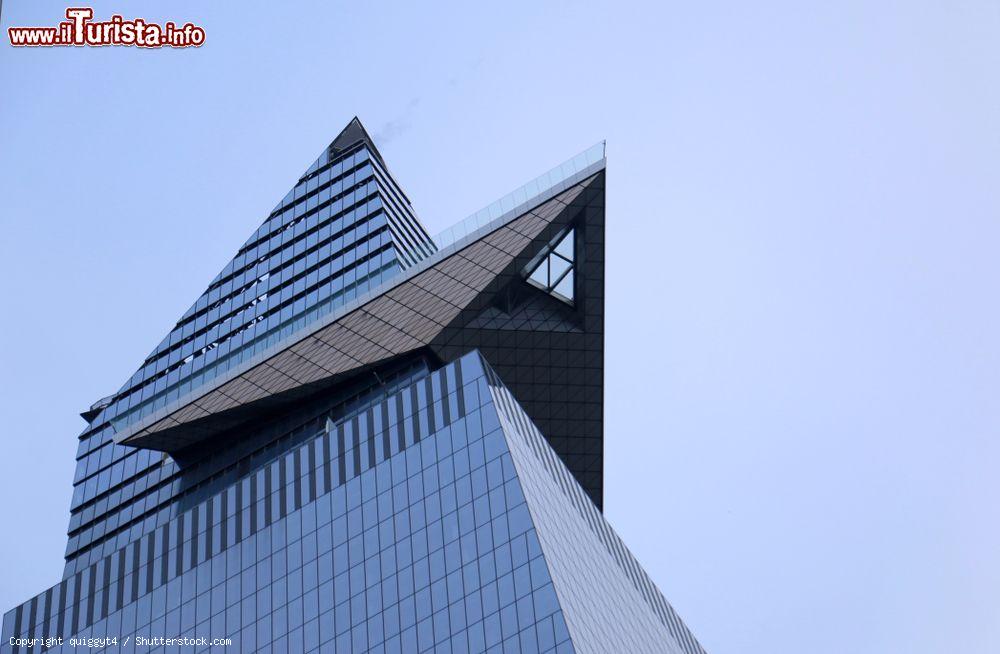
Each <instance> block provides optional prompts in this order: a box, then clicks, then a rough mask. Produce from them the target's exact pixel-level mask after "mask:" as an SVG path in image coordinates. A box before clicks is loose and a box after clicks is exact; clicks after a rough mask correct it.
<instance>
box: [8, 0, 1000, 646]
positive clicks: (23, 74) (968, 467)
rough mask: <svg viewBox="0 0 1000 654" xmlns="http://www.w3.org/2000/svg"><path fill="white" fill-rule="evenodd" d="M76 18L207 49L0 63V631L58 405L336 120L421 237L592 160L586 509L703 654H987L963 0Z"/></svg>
mask: <svg viewBox="0 0 1000 654" xmlns="http://www.w3.org/2000/svg"><path fill="white" fill-rule="evenodd" d="M377 4H378V5H380V6H378V7H376V6H375V5H377ZM806 5H811V6H808V7H807V6H806ZM64 9H65V5H64V4H58V3H53V2H47V1H45V2H43V1H41V0H30V1H29V0H5V1H4V2H3V17H2V23H3V27H4V28H6V27H7V26H9V25H12V24H13V25H24V24H28V25H31V24H41V25H48V24H54V23H55V22H56V21H57V20H58V19H59V17H60V15H61V13H62V11H63V10H64ZM95 10H96V14H97V16H98V17H107V16H108V15H110V14H111V13H113V12H116V11H117V12H122V13H124V14H126V15H127V16H133V15H139V16H143V17H146V18H149V19H151V20H157V21H165V20H170V19H173V20H177V21H179V22H180V21H186V20H193V21H196V22H199V23H201V24H202V25H203V26H204V27H205V29H206V32H207V43H206V45H205V46H204V47H202V48H201V49H198V50H188V51H174V52H172V51H136V50H134V49H123V48H117V49H103V50H98V49H55V50H48V51H43V50H14V49H13V48H11V47H10V46H9V45H3V44H0V228H2V236H0V262H2V264H0V265H2V266H3V268H4V271H5V272H4V275H3V278H4V279H5V281H6V284H5V286H4V292H3V296H4V297H3V302H2V305H0V306H2V307H3V308H2V311H3V320H2V321H0V412H2V415H3V417H4V420H3V423H2V427H0V430H2V431H0V498H2V500H0V525H2V527H3V528H4V530H5V532H6V533H5V537H4V538H2V539H0V562H2V563H0V607H2V610H6V609H7V608H9V607H10V606H12V605H13V604H15V603H17V602H20V601H22V600H24V599H26V598H28V597H29V596H31V595H32V594H34V593H36V592H39V591H41V590H42V589H44V588H45V587H46V586H48V585H50V584H52V583H54V582H55V581H57V580H58V578H59V575H60V573H61V562H62V553H63V548H64V546H65V529H66V526H67V524H68V506H69V498H70V489H71V486H70V482H71V477H72V471H73V456H74V453H75V444H76V437H77V435H78V433H79V432H80V430H81V428H82V427H83V421H82V420H81V419H80V418H79V417H78V416H77V413H78V412H79V411H80V410H82V409H84V408H85V407H86V406H87V405H89V404H90V402H92V401H93V400H96V399H97V398H99V397H101V396H104V395H106V394H108V393H111V392H113V391H115V390H116V389H117V388H118V387H119V386H120V384H121V383H122V382H123V381H124V380H125V379H126V378H127V377H128V376H129V375H130V374H131V373H132V372H133V371H134V370H135V368H136V367H137V366H138V364H139V363H140V362H141V360H142V359H143V358H144V357H145V355H146V354H147V353H148V352H149V350H151V349H152V347H153V346H154V345H155V344H156V343H157V342H158V341H159V340H160V338H161V337H162V336H163V335H164V334H165V333H166V332H167V330H169V328H170V327H171V326H172V325H173V323H174V322H175V321H176V319H177V318H178V317H179V316H180V314H181V313H182V312H183V311H184V310H185V309H186V308H187V307H188V306H189V304H190V303H191V302H192V301H193V300H194V299H195V298H196V297H197V296H198V295H199V294H200V293H201V291H202V290H203V288H204V287H205V285H206V284H207V283H208V281H209V280H210V279H211V278H212V277H213V276H214V275H215V273H216V272H217V271H218V270H219V269H220V268H221V267H222V265H224V264H225V263H226V262H227V261H228V259H229V258H230V256H231V255H232V253H233V252H234V251H235V250H236V248H237V247H238V246H239V245H240V244H241V243H242V242H243V240H244V239H245V238H246V236H247V235H248V234H249V233H250V232H251V231H252V230H253V229H254V228H255V227H256V226H257V225H258V223H259V222H260V221H261V220H262V219H263V217H264V216H265V215H266V214H267V212H268V211H269V210H270V209H271V208H272V207H273V206H274V204H275V203H276V202H277V201H278V200H279V199H280V198H281V197H282V196H283V195H284V193H285V191H286V190H287V189H288V188H289V187H290V186H291V185H292V184H293V183H294V181H295V180H296V179H297V177H298V175H299V174H300V173H301V172H302V171H303V170H304V168H305V167H306V166H308V164H309V163H310V162H311V161H312V160H313V159H314V158H315V156H316V155H317V154H318V153H319V151H320V150H321V149H322V148H323V147H324V146H325V145H326V144H327V143H328V142H329V140H330V139H331V138H332V137H333V136H334V135H336V133H337V132H338V131H339V130H340V129H341V128H342V127H343V126H344V125H345V124H346V122H347V121H348V120H349V119H350V118H351V117H352V116H353V115H355V114H357V115H359V116H360V117H361V118H362V120H363V121H364V122H365V123H366V124H367V126H368V128H369V130H370V131H371V132H372V133H373V134H374V136H375V139H376V141H377V142H378V144H379V146H380V148H381V149H382V152H383V154H384V155H385V157H386V159H387V160H388V161H389V164H390V166H391V167H392V169H393V171H394V172H395V174H396V176H397V177H398V178H399V180H400V182H401V183H402V184H403V186H404V187H405V188H406V189H407V190H408V192H409V194H410V195H411V196H412V198H413V201H414V204H415V206H416V209H417V211H418V213H419V214H420V216H421V217H422V218H423V220H424V222H425V223H426V224H427V226H428V227H429V229H430V230H431V231H432V232H436V231H439V230H440V229H442V228H444V227H446V226H448V225H449V224H450V223H452V222H454V221H456V220H458V219H459V218H462V217H463V216H465V215H466V214H468V213H471V212H472V211H474V210H476V209H478V208H479V207H480V206H482V205H485V204H487V203H489V202H490V201H491V200H493V199H495V198H496V197H499V196H500V195H502V194H504V193H505V192H507V191H508V190H510V189H512V188H514V187H515V186H517V185H519V184H520V183H522V182H524V181H526V180H527V179H529V178H531V177H533V176H534V175H535V174H537V173H540V172H542V171H544V170H546V169H547V168H548V167H549V166H551V165H553V164H556V163H558V162H560V161H561V160H563V159H565V158H567V157H568V156H570V155H572V154H574V153H576V152H577V151H579V150H581V149H583V148H584V147H586V146H588V145H590V144H592V143H594V142H596V141H598V140H600V139H605V138H606V139H607V141H608V253H607V254H608V270H607V275H608V287H607V297H608V300H607V316H608V319H607V334H608V335H607V371H608V375H607V425H606V428H607V436H606V456H607V478H606V488H607V515H608V517H609V519H610V520H611V522H612V523H613V524H614V525H615V526H616V528H617V529H618V530H619V531H620V532H621V534H622V535H623V537H624V539H625V541H626V542H627V543H628V544H629V545H630V546H631V548H632V549H633V551H634V552H635V553H636V555H637V556H638V558H639V559H640V561H642V563H643V564H644V565H645V567H646V568H647V570H649V572H650V573H651V575H652V577H653V578H654V580H655V581H656V582H657V583H658V584H659V585H660V587H661V588H662V589H663V591H664V593H665V594H666V595H667V597H668V598H669V599H670V600H671V601H672V602H673V603H674V605H675V606H676V607H677V609H678V611H679V612H680V613H681V615H682V616H683V617H684V618H685V619H686V620H687V621H688V623H689V624H690V625H691V627H692V629H693V630H694V631H695V633H696V634H697V635H698V637H699V638H700V639H701V641H702V642H703V643H704V645H705V647H706V648H707V649H708V651H709V652H711V654H724V653H734V654H735V653H740V654H778V653H788V654H800V653H803V652H809V653H811V654H825V653H831V654H833V653H838V654H840V653H843V652H851V653H852V654H864V653H872V654H884V653H885V652H902V653H906V654H925V653H927V654H929V653H932V652H933V653H938V652H963V653H966V654H995V653H996V652H997V651H1000V509H998V506H1000V502H998V497H1000V474H998V469H1000V438H998V436H1000V399H998V398H1000V308H998V306H1000V305H998V291H1000V288H998V285H1000V255H998V249H1000V5H998V4H997V3H996V2H995V1H979V2H972V1H968V2H967V1H963V0H948V1H943V0H942V1H936V2H922V1H918V0H906V1H902V0H901V1H899V2H882V1H870V0H869V1H866V2H860V1H858V2H850V1H844V2H825V3H801V2H791V1H789V2H784V3H781V2H764V3H749V2H728V3H727V2H711V1H709V2H673V3H664V2H655V3H649V4H645V5H643V4H631V3H623V2H616V3H606V4H601V3H569V2H561V3H543V2H525V3H521V2H505V3H479V2H474V3H470V2H457V3H452V4H448V5H445V4H440V5H439V4H437V3H424V2H405V3H399V4H397V5H394V6H389V5H383V4H382V3H367V2H353V3H343V2H294V3H292V2H289V3H284V2H273V1H272V2H242V3H218V2H216V3H208V2H169V3H168V2H162V1H161V2H142V1H134V0H130V1H129V2H122V1H120V0H119V1H118V2H113V3H109V2H96V3H95ZM4 40H6V35H4Z"/></svg>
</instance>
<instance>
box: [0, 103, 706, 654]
mask: <svg viewBox="0 0 1000 654" xmlns="http://www.w3.org/2000/svg"><path fill="white" fill-rule="evenodd" d="M604 184H605V158H604V146H603V144H599V145H596V146H594V147H593V148H590V149H589V150H587V151H585V152H583V153H581V154H580V155H578V156H576V157H574V158H573V159H571V160H569V161H567V162H566V163H564V164H562V165H561V166H559V167H557V168H554V169H553V170H551V171H549V172H548V173H546V174H545V175H542V176H541V177H539V178H537V179H535V180H532V181H531V182H529V183H527V184H525V185H524V186H522V187H521V188H519V189H517V190H515V191H513V192H512V193H510V194H508V195H507V196H505V197H504V198H502V199H500V200H498V201H497V202H494V203H493V204H491V205H490V206H489V207H487V208H485V209H483V210H482V211H480V212H478V213H476V214H474V215H473V216H470V217H469V218H468V219H466V220H465V221H463V222H461V223H459V224H457V225H455V226H454V227H452V228H451V229H449V230H448V231H447V232H445V233H444V234H440V235H438V236H436V237H433V238H432V237H431V236H430V235H429V234H428V233H427V231H426V230H425V229H424V227H423V226H422V225H421V223H420V221H419V220H418V219H417V217H416V215H415V214H414V212H413V210H412V208H411V206H410V201H409V199H408V198H407V196H406V193H405V192H404V191H403V190H402V188H401V187H400V185H399V184H398V183H397V182H396V180H395V179H394V178H393V176H392V174H391V173H390V172H389V170H388V167H387V166H386V164H385V162H384V161H383V160H382V157H381V155H380V154H379V152H378V150H377V149H376V148H375V146H374V144H373V143H372V140H371V139H370V138H369V136H368V134H367V133H366V132H365V129H364V127H363V126H362V125H361V123H360V122H359V121H358V120H357V119H356V118H355V119H354V120H352V121H351V122H350V124H349V125H348V126H347V127H346V128H345V129H344V130H343V132H341V133H340V135H339V136H337V138H336V139H335V140H334V141H333V143H331V144H330V146H329V147H328V148H326V149H325V150H324V151H323V153H322V154H321V155H320V157H319V158H318V159H317V160H316V161H315V163H313V164H312V165H311V166H310V167H309V168H308V170H306V172H305V173H304V174H303V175H302V177H301V179H300V180H299V182H298V183H297V184H296V185H295V187H294V188H293V189H292V190H291V191H290V192H289V193H288V195H286V196H285V198H284V199H283V200H282V201H281V202H280V203H279V204H278V206H277V207H275V209H274V210H273V211H272V212H271V213H270V215H269V216H268V217H267V219H266V220H265V221H264V222H263V224H262V225H261V226H260V227H259V228H258V229H257V231H256V232H254V233H253V235H251V236H250V238H249V239H248V240H247V241H246V243H244V244H243V246H242V247H241V248H240V249H239V251H238V252H237V253H236V256H234V257H233V259H232V260H231V261H230V262H229V263H228V264H226V266H225V267H224V268H223V269H222V271H221V272H220V273H219V274H218V276H217V277H216V278H215V279H214V280H213V281H212V282H211V284H210V285H209V286H208V288H207V289H206V291H205V292H204V293H203V294H202V295H201V297H199V298H198V300H197V301H196V302H195V303H194V304H193V305H192V306H191V308H190V309H188V311H187V312H186V313H185V314H184V315H183V316H182V317H181V319H180V320H179V321H178V322H177V324H176V326H175V327H174V328H173V329H172V330H171V331H170V333H169V334H167V336H166V337H165V338H164V339H163V341H162V342H161V343H160V344H159V345H158V346H157V347H156V348H155V349H154V350H153V351H152V352H151V353H150V355H149V356H148V357H147V358H146V360H145V361H144V362H142V364H141V365H140V366H139V369H138V370H137V371H136V372H135V374H133V375H132V377H131V378H130V379H129V380H128V381H127V382H126V383H125V384H124V385H123V386H122V387H121V389H120V390H119V391H118V392H117V393H115V394H114V395H112V396H110V397H108V398H105V399H103V400H100V401H98V402H96V403H95V404H94V405H93V406H92V407H91V408H90V409H89V410H88V411H86V412H84V413H83V414H82V415H83V418H84V419H85V420H86V421H87V423H88V425H87V428H86V429H85V430H84V432H83V433H82V434H81V435H80V438H79V447H78V451H77V467H76V474H75V477H74V479H73V484H74V492H73V500H72V506H71V512H70V524H69V538H68V542H67V546H66V564H65V570H64V574H63V579H62V581H60V582H59V583H57V584H56V585H55V586H53V587H52V588H49V589H48V590H45V591H44V592H42V593H41V594H39V595H37V596H36V597H33V598H31V599H29V600H28V601H26V602H24V603H23V604H21V605H20V606H17V607H15V608H14V609H12V610H10V611H8V612H7V613H6V614H5V615H4V619H3V643H2V647H3V651H10V652H19V653H20V652H41V651H73V649H72V647H71V646H70V644H69V638H70V637H74V636H75V637H78V638H84V637H92V638H95V639H99V638H106V637H110V638H115V637H116V640H115V641H113V642H112V641H108V642H107V645H106V651H114V652H118V651H123V652H133V651H134V652H164V653H167V652H198V651H230V652H235V651H241V652H251V651H257V652H267V653H271V654H277V653H281V654H285V653H289V654H291V653H299V652H309V653H312V652H321V653H326V652H341V653H343V652H359V653H360V652H378V653H393V652H403V653H409V652H450V653H458V652H491V653H494V652H496V653H500V652H502V653H504V654H509V653H511V652H524V653H538V654H542V653H545V652H559V653H564V652H581V653H584V652H668V653H671V654H680V653H683V654H699V653H701V652H703V650H702V648H701V647H700V645H699V644H698V643H697V641H696V640H695V638H694V637H693V636H692V634H691V633H690V632H689V630H688V629H687V627H686V626H685V625H684V624H683V622H681V620H680V619H679V618H678V616H677V614H676V613H675V612H674V610H673V609H672V608H671V607H670V605H669V604H668V603H667V601H666V600H665V599H664V598H663V595H662V594H661V593H660V591H659V590H658V589H657V587H656V586H655V585H654V584H653V582H652V581H651V580H650V578H649V577H648V576H647V575H646V573H645V572H644V571H643V569H642V568H641V567H640V565H639V564H638V562H637V561H636V560H635V558H634V557H633V556H632V555H631V553H630V552H629V551H628V549H627V548H626V547H625V546H624V544H623V543H622V541H621V540H620V539H619V537H618V536H617V535H616V534H615V532H614V531H613V530H612V529H611V527H610V526H609V525H608V523H607V522H606V521H605V520H604V518H603V516H602V514H601V506H602V492H603V485H602V472H603V469H602V453H603V439H604V434H603V356H604V353H603V341H604V334H603V332H604V297H603V293H604V231H605V211H604ZM613 436H614V435H612V437H613ZM8 564H12V565H16V562H8ZM47 637H62V638H63V643H62V644H61V645H59V644H55V645H53V646H51V647H50V648H47V647H46V646H45V645H44V644H43V643H41V641H40V640H38V639H43V638H47ZM140 637H141V638H144V639H153V638H173V639H178V638H185V637H186V638H189V639H192V640H194V641H195V642H198V641H197V639H200V638H203V639H205V643H204V644H196V645H193V646H192V645H189V644H183V643H178V642H168V643H165V644H155V645H152V646H149V645H146V644H144V643H145V641H139V644H138V645H137V638H140ZM126 638H127V639H128V640H126ZM223 638H228V639H231V644H230V645H229V646H227V647H224V646H222V645H214V646H213V644H212V641H213V639H223ZM12 639H13V640H12ZM33 639H35V640H34V642H33ZM84 650H86V651H90V652H94V651H99V650H98V649H97V648H80V651H84Z"/></svg>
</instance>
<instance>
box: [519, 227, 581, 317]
mask: <svg viewBox="0 0 1000 654" xmlns="http://www.w3.org/2000/svg"><path fill="white" fill-rule="evenodd" d="M575 269H576V230H575V229H571V230H569V231H568V232H566V234H565V235H563V237H562V238H561V239H559V240H558V241H557V242H556V243H555V244H553V245H550V246H549V247H548V248H547V249H546V251H545V252H544V253H543V254H542V260H541V261H539V262H538V264H537V265H536V266H535V267H534V268H533V269H532V268H529V272H528V273H527V276H528V282H529V283H530V284H532V285H533V286H537V287H538V288H540V289H542V290H543V291H545V292H546V293H548V294H549V295H551V296H552V297H554V298H556V299H557V300H562V301H563V302H566V303H567V304H573V300H574V288H575V284H574V280H575V276H576V275H575Z"/></svg>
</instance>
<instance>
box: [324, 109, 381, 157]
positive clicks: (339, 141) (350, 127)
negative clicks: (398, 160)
mask: <svg viewBox="0 0 1000 654" xmlns="http://www.w3.org/2000/svg"><path fill="white" fill-rule="evenodd" d="M359 142H364V143H365V145H367V146H368V149H369V150H371V151H372V154H373V155H375V156H376V157H377V158H378V160H379V162H380V163H381V164H382V165H383V166H385V161H384V160H383V159H382V153H381V152H379V151H378V148H377V147H375V141H374V139H372V137H371V135H369V134H368V130H366V129H365V126H364V125H363V124H362V123H361V119H360V118H358V117H357V116H355V117H354V118H352V119H351V120H350V122H348V123H347V126H346V127H344V129H342V130H340V134H338V135H337V137H336V138H335V139H333V142H331V143H330V158H331V159H333V158H334V157H336V156H337V155H338V154H340V153H341V152H343V151H344V150H346V149H348V148H350V147H353V146H355V145H357V144H358V143H359Z"/></svg>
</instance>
